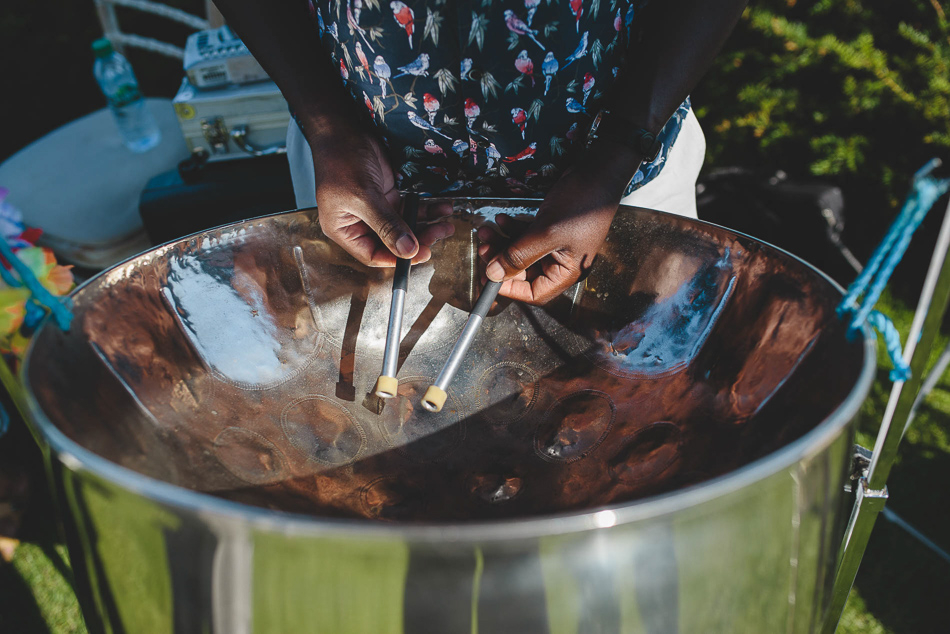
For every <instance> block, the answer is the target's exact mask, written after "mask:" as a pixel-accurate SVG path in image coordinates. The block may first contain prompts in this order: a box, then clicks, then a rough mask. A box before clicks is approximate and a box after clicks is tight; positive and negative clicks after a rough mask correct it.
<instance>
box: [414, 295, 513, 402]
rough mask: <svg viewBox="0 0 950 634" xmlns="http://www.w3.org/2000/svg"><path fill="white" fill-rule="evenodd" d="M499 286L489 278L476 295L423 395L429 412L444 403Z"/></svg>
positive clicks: (423, 400)
mask: <svg viewBox="0 0 950 634" xmlns="http://www.w3.org/2000/svg"><path fill="white" fill-rule="evenodd" d="M500 288H501V282H492V281H490V280H489V282H488V283H487V284H485V288H483V289H482V294H481V295H479V296H478V301H476V302H475V307H474V308H473V309H472V312H471V313H470V314H469V316H468V321H466V322H465V327H464V328H463V329H462V334H460V335H459V338H458V341H456V342H455V346H454V347H453V348H452V352H451V353H449V358H448V359H446V360H445V365H444V366H442V371H441V372H439V376H438V377H437V378H436V380H435V383H433V384H432V385H430V386H429V389H428V390H426V393H425V396H424V397H423V398H422V406H423V407H424V408H426V409H427V410H429V411H430V412H438V411H440V410H441V409H442V406H443V405H445V399H446V397H447V396H448V393H447V390H448V387H449V384H450V383H451V382H452V379H453V378H455V373H456V372H458V369H459V366H460V365H462V360H463V359H464V358H465V354H466V353H467V352H468V349H469V348H470V347H471V346H472V342H473V341H474V340H475V335H476V333H478V329H479V327H480V326H481V325H482V321H483V320H484V319H485V315H487V314H488V309H490V308H491V305H492V304H493V303H494V301H495V298H496V297H497V296H498V290H499V289H500Z"/></svg>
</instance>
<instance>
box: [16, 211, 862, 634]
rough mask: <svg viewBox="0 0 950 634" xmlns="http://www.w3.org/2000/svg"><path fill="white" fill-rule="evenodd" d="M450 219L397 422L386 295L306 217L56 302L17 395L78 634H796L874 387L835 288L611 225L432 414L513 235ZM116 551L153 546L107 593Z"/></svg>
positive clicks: (825, 575) (214, 242) (264, 226)
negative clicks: (25, 410) (148, 579)
mask: <svg viewBox="0 0 950 634" xmlns="http://www.w3.org/2000/svg"><path fill="white" fill-rule="evenodd" d="M454 205H455V214H454V215H453V216H452V218H451V222H453V223H454V224H455V234H454V236H453V237H452V238H450V239H447V240H445V241H443V242H441V243H439V244H437V245H436V246H435V247H434V249H433V257H432V259H431V260H430V262H428V263H426V264H424V265H419V266H416V267H414V268H413V272H412V283H411V284H410V285H409V292H408V293H407V295H406V298H405V306H404V319H403V323H402V332H401V343H400V346H399V358H398V363H397V377H398V379H399V385H398V390H397V394H396V396H395V397H394V398H391V399H386V400H383V399H380V398H378V397H377V396H376V395H375V394H374V384H375V382H376V379H377V376H378V375H379V369H380V367H381V362H382V358H383V352H384V347H385V337H386V327H387V323H388V316H389V308H390V299H391V296H392V271H391V270H382V269H372V268H367V267H363V266H361V265H359V264H357V263H355V262H354V261H353V260H351V259H350V258H349V257H348V256H346V255H345V254H344V253H343V252H342V251H341V250H340V249H339V248H338V247H337V246H335V245H334V244H333V243H331V242H330V241H328V240H327V239H326V238H325V237H324V236H323V235H322V233H321V232H320V229H319V224H318V222H317V218H316V213H315V211H314V210H304V211H299V212H294V213H289V214H283V215H278V216H272V217H268V218H263V219H258V220H253V221H248V222H246V223H241V224H237V225H231V226H228V227H224V228H221V229H217V230H212V231H208V232H205V233H203V234H200V235H198V236H194V237H191V238H187V239H184V240H181V241H179V242H176V243H174V244H171V245H167V246H165V247H161V248H159V249H157V250H155V251H152V252H149V253H146V254H143V255H142V256H139V257H138V258H135V259H133V260H131V261H129V262H127V263H125V264H122V265H120V266H118V267H116V268H115V269H113V270H111V271H108V272H106V273H104V274H103V275H101V276H99V277H97V278H95V279H93V280H92V281H90V282H89V283H87V284H86V285H85V286H84V287H83V288H82V289H80V290H79V291H78V292H77V293H76V294H75V296H74V311H75V315H76V317H75V321H74V327H73V329H72V330H71V331H70V332H69V333H63V332H61V331H59V330H57V329H56V328H55V327H51V326H47V327H45V328H43V329H42V331H41V332H40V333H39V334H38V336H37V338H36V342H35V344H34V347H33V349H32V351H31V353H30V356H29V358H28V362H27V364H26V368H25V370H24V373H25V374H24V378H25V381H26V384H27V387H28V389H29V392H30V396H31V399H32V403H33V411H32V416H31V418H32V420H33V424H34V425H35V426H36V429H37V431H38V433H39V435H40V436H41V437H42V438H44V439H45V440H46V442H48V443H49V444H50V446H51V451H52V455H53V456H55V457H58V458H59V459H57V460H53V461H52V462H51V469H52V477H53V481H54V483H56V486H57V488H58V489H59V490H60V493H61V495H60V496H59V499H60V501H61V502H65V501H67V500H69V502H67V503H66V506H64V507H63V509H62V512H63V517H64V520H65V523H66V526H67V530H68V531H69V533H70V535H72V536H73V537H74V539H71V541H72V542H73V543H71V550H72V551H73V557H74V560H80V559H81V560H83V561H88V562H91V563H90V564H89V568H88V570H85V569H83V570H80V571H79V572H78V573H77V577H78V579H79V583H80V584H81V586H88V587H89V592H90V594H89V595H88V596H98V597H107V598H108V601H105V602H103V600H96V601H91V600H90V601H85V600H84V609H85V610H86V612H87V621H89V622H91V623H96V622H101V623H103V624H109V625H111V626H112V627H113V628H115V627H120V626H121V627H122V628H124V629H125V630H126V631H137V630H138V631H140V630H141V627H143V626H142V625H141V624H140V622H139V621H137V620H136V618H137V617H135V616H134V614H133V613H137V612H142V611H143V610H144V612H143V613H146V614H158V615H163V616H162V617H161V618H160V619H158V620H159V621H160V622H161V623H165V621H163V620H162V619H166V620H167V622H168V627H167V628H166V627H164V626H160V627H158V630H161V631H173V630H174V622H175V619H178V618H185V615H187V616H188V618H190V619H191V622H192V623H198V622H201V623H206V624H209V627H212V626H213V628H214V630H213V631H216V632H217V631H228V632H243V631H262V632H263V631H290V630H293V629H294V627H295V626H294V624H295V623H303V622H305V623H308V624H310V625H308V627H310V626H312V627H313V628H314V630H313V631H348V630H347V629H346V628H351V629H352V631H393V632H399V631H407V632H417V631H418V632H426V631H440V632H454V631H465V632H470V631H471V627H472V620H473V618H477V621H478V623H479V627H480V628H483V629H482V630H481V631H488V632H496V631H523V632H557V631H563V630H562V628H561V626H562V625H563V627H566V628H567V629H568V630H570V631H594V630H595V629H597V630H598V631H601V630H602V631H611V632H612V631H647V632H660V631H662V632H675V631H682V632H693V631H783V632H785V631H791V632H804V631H811V629H812V627H813V624H814V623H818V622H820V616H821V612H822V609H823V608H824V606H825V601H826V588H827V583H828V579H829V575H831V574H832V571H833V565H834V561H835V556H836V553H837V541H836V540H837V539H838V536H839V535H840V526H839V523H838V522H839V520H840V518H841V513H840V509H841V498H842V495H843V494H842V488H841V485H842V483H843V478H844V477H845V470H846V467H847V457H848V449H849V448H850V433H851V420H852V418H853V416H854V414H855V413H856V411H857V408H858V405H859V404H860V401H861V399H862V398H863V396H864V394H865V393H866V390H867V389H868V385H869V380H870V377H871V373H872V368H873V360H874V354H873V343H871V342H870V341H869V340H868V339H867V338H866V337H864V336H863V335H862V337H860V338H859V339H858V340H856V341H849V340H847V338H846V337H845V335H844V330H843V328H842V327H841V325H840V324H839V323H838V321H837V320H836V318H835V315H834V307H835V305H836V303H837V301H838V299H839V298H840V290H839V289H837V288H836V287H835V286H834V285H833V284H832V283H830V282H829V281H828V280H827V279H826V278H824V277H823V276H822V275H820V274H819V273H817V272H816V271H814V270H813V269H811V268H810V267H808V266H807V265H805V264H804V263H802V262H800V261H798V260H796V259H794V258H792V257H791V256H788V255H786V254H784V253H782V252H779V251H777V250H775V249H772V248H771V247H768V246H766V245H763V244H761V243H759V242H757V241H755V240H753V239H751V238H748V237H745V236H742V235H738V234H735V233H732V232H730V231H727V230H724V229H721V228H718V227H714V226H711V225H707V224H704V223H702V222H698V221H694V220H688V219H683V218H677V217H673V216H668V215H665V214H661V213H658V212H650V211H646V210H634V209H626V208H624V209H622V210H621V211H620V213H618V216H617V219H616V221H615V223H614V226H613V228H612V231H611V234H610V237H609V239H608V240H607V242H606V243H605V244H604V246H603V248H602V249H601V253H600V254H599V256H598V259H597V261H596V263H595V266H594V268H593V270H592V271H591V273H590V275H589V276H588V277H587V278H586V279H585V280H583V281H582V282H581V283H579V284H578V285H577V286H576V287H574V288H572V289H570V290H569V291H568V292H566V293H565V294H564V295H563V296H562V297H560V298H559V299H558V300H556V301H554V302H552V303H551V304H550V305H548V306H546V307H543V308H534V307H529V306H525V305H520V304H515V303H510V302H501V303H500V305H499V306H498V307H497V308H496V309H495V310H494V311H493V312H492V313H490V314H489V315H488V316H487V317H486V318H485V320H484V322H483V323H482V325H481V329H480V330H479V332H478V333H477V335H476V337H475V338H474V343H473V346H472V348H471V350H470V351H469V353H468V354H467V355H466V356H465V358H464V359H463V361H462V363H461V365H460V367H459V369H458V373H457V375H456V376H455V378H454V380H453V383H452V386H451V389H450V390H449V396H448V401H447V402H446V404H445V406H444V407H443V409H442V411H440V412H438V413H432V412H428V411H425V410H424V409H423V407H422V405H421V399H422V396H423V394H424V393H425V390H426V388H427V387H428V386H429V385H430V384H431V383H432V382H433V380H434V378H435V377H436V376H437V375H438V373H439V370H440V369H441V367H442V364H443V362H444V361H445V359H446V357H447V355H448V352H449V350H450V349H451V347H452V345H453V344H454V342H455V341H456V339H457V338H458V337H459V334H460V332H461V331H462V328H463V326H464V324H465V321H466V319H467V317H468V313H469V311H471V310H472V307H473V304H474V300H475V299H476V295H477V293H478V292H479V287H480V275H481V272H480V271H479V270H478V264H479V262H478V258H477V255H476V247H477V244H476V243H475V240H476V239H475V235H474V232H475V229H477V227H478V226H480V225H481V224H482V223H486V222H492V219H493V217H494V215H496V214H497V213H499V212H500V211H505V210H508V211H514V212H516V213H524V212H525V211H526V208H525V207H524V205H525V203H524V201H520V202H507V201H486V200H478V199H460V200H456V201H454ZM605 509H606V510H605ZM793 518H794V521H793ZM116 531H121V532H122V534H123V535H126V536H127V537H126V538H127V539H130V540H132V543H140V544H141V545H142V546H141V547H136V548H133V549H132V551H133V552H131V553H126V554H125V555H124V556H125V557H126V558H127V559H128V560H127V561H124V562H121V563H120V562H119V561H118V560H117V559H116V557H115V556H114V554H113V553H111V552H110V551H109V547H108V544H109V539H110V538H111V537H110V536H114V535H115V534H116ZM146 543H147V544H163V545H164V546H163V548H152V547H151V546H149V547H145V546H144V544H146ZM77 549H78V550H77ZM174 553H191V555H188V556H179V555H176V554H174ZM790 562H791V563H790ZM766 569H767V570H769V574H768V575H766V576H765V577H763V576H762V575H760V574H759V573H757V572H755V571H756V570H766ZM131 571H136V572H135V574H138V575H143V574H149V575H154V576H155V577H154V578H155V579H160V580H163V581H161V582H156V583H157V585H156V588H157V587H159V586H160V587H164V588H166V590H154V591H153V590H149V589H147V588H143V587H141V586H139V585H135V584H132V585H130V583H131V581H130V579H129V577H128V575H130V574H132V572H131ZM360 571H363V572H360ZM329 579H332V580H333V581H332V583H330V582H329V581H327V580H329ZM195 584H198V585H197V586H196V585H195ZM202 584H203V585H202ZM135 588H138V589H135ZM80 594H81V595H82V594H83V593H80ZM278 594H279V595H280V596H283V597H284V600H283V602H281V603H280V605H281V606H282V610H283V611H280V610H276V609H275V608H273V607H272V606H273V604H274V602H273V601H272V598H273V597H274V596H278ZM367 596H370V597H374V598H373V599H372V600H368V601H367V600H364V599H365V597H367ZM168 597H170V598H168ZM473 597H475V598H474V599H473ZM789 597H792V598H793V599H794V601H791V602H790V600H789ZM109 601H111V602H112V604H114V605H115V606H118V608H117V609H112V608H108V606H107V604H108V603H109ZM473 601H474V603H473ZM756 602H762V608H761V609H759V608H756V607H755V605H754V604H755V603H756ZM343 604H352V605H357V604H358V605H360V610H358V611H355V612H354V613H352V614H350V613H346V614H343V613H339V612H336V611H334V608H332V606H335V605H343ZM103 606H106V607H103ZM473 606H474V607H473ZM519 606H521V607H519ZM525 606H530V607H525ZM630 606H636V608H635V610H634V611H633V612H631V611H630V610H631V609H633V608H631V607H630ZM146 607H148V609H147V610H146V609H145V608H146ZM107 608H108V609H107ZM149 610H151V611H149ZM90 615H91V616H90ZM97 619H98V621H97ZM295 619H297V620H295ZM334 619H336V620H334ZM671 619H672V620H671ZM703 619H706V620H705V621H704V620H703ZM92 627H93V629H95V626H92ZM103 627H105V625H103ZM321 628H322V629H321ZM360 628H362V629H360ZM367 628H368V629H367ZM433 628H435V629H434V630H433ZM598 628H599V629H598ZM638 628H639V629H638ZM295 631H296V630H295ZM299 631H307V630H306V629H303V630H299Z"/></svg>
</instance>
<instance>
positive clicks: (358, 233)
mask: <svg viewBox="0 0 950 634" xmlns="http://www.w3.org/2000/svg"><path fill="white" fill-rule="evenodd" d="M341 218H342V222H345V223H346V224H338V223H339V222H341V220H334V219H332V218H331V219H330V220H329V221H327V222H325V221H324V217H323V216H321V217H320V225H321V227H323V232H324V234H326V236H327V237H328V238H330V239H331V240H333V241H334V242H336V243H337V244H339V245H340V246H341V247H343V250H344V251H346V252H347V253H349V254H350V255H351V256H353V257H354V258H356V259H357V260H358V261H359V262H361V263H362V264H365V265H366V266H395V265H396V257H395V256H394V255H393V254H392V253H391V252H390V251H389V249H387V248H385V247H384V246H383V244H382V243H381V242H380V241H379V236H377V235H376V232H375V231H373V230H372V229H370V227H369V225H367V224H366V223H365V222H363V221H362V220H360V219H359V218H357V217H356V216H353V215H352V214H348V213H345V212H344V213H343V214H341Z"/></svg>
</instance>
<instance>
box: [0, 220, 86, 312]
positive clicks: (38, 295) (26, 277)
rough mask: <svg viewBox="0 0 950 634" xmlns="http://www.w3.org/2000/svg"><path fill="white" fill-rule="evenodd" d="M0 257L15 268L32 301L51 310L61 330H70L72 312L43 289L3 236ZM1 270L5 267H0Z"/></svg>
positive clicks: (0, 244) (0, 239) (0, 241)
mask: <svg viewBox="0 0 950 634" xmlns="http://www.w3.org/2000/svg"><path fill="white" fill-rule="evenodd" d="M0 255H2V256H3V257H4V259H5V260H6V261H7V262H9V263H10V266H12V267H13V270H14V271H15V272H16V274H17V275H18V276H19V277H20V280H19V282H20V283H22V285H23V286H26V288H27V289H28V290H29V291H30V294H31V296H32V299H33V300H35V301H36V302H38V303H39V304H41V305H42V306H45V307H46V308H47V309H49V311H50V312H51V313H52V314H53V318H54V319H55V320H56V323H57V324H58V325H59V327H60V328H62V329H63V330H69V327H70V325H71V324H72V321H73V314H72V312H70V310H69V308H68V307H67V306H66V304H65V303H63V301H61V300H60V299H59V298H57V297H56V296H55V295H53V294H52V293H50V292H49V291H48V290H46V289H45V288H44V287H43V285H42V284H41V283H40V281H39V280H38V279H36V276H35V275H33V271H31V270H30V268H29V267H28V266H27V265H25V264H23V262H21V261H20V258H18V257H17V256H16V254H15V253H14V252H13V249H12V248H10V245H9V243H7V241H6V240H5V239H4V238H3V237H2V236H0ZM0 268H4V267H2V266H0ZM17 286H19V284H17Z"/></svg>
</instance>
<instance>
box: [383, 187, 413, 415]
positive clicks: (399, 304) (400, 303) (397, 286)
mask: <svg viewBox="0 0 950 634" xmlns="http://www.w3.org/2000/svg"><path fill="white" fill-rule="evenodd" d="M402 207H403V219H404V220H405V221H406V224H407V225H409V228H410V229H412V231H413V233H414V232H415V230H416V218H417V217H418V216H419V194H415V193H408V194H406V198H405V200H404V201H403V204H402ZM411 267H412V264H411V260H406V259H404V258H398V259H397V260H396V273H395V274H394V275H393V300H392V303H391V304H390V305H389V328H388V329H387V330H386V350H385V352H384V353H383V371H382V372H381V373H380V375H379V378H378V379H376V390H375V392H376V396H378V397H380V398H393V397H394V396H396V390H397V389H399V380H398V379H396V366H397V364H398V362H399V340H400V337H401V336H402V312H403V309H404V307H405V305H406V291H407V290H408V288H409V269H410V268H411Z"/></svg>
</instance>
